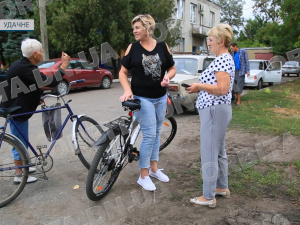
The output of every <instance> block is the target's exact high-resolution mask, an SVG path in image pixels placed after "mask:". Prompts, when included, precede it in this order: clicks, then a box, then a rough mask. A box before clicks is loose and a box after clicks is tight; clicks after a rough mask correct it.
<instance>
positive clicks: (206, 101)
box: [196, 53, 235, 109]
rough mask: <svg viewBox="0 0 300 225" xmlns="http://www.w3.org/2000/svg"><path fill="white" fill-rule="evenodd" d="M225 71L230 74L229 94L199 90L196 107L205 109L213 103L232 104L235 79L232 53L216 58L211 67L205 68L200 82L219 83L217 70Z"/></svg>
mask: <svg viewBox="0 0 300 225" xmlns="http://www.w3.org/2000/svg"><path fill="white" fill-rule="evenodd" d="M218 71H224V72H227V73H229V74H230V88H229V91H228V93H227V94H225V95H221V96H216V95H212V94H209V93H207V92H206V91H203V90H201V91H199V92H198V97H197V102H196V107H197V108H198V109H203V108H206V107H210V106H213V105H220V104H231V91H232V86H233V81H234V73H235V67H234V61H233V58H232V57H231V55H229V54H227V53H225V54H222V55H219V56H218V57H217V58H215V60H214V61H213V62H212V63H211V64H210V65H209V67H207V68H206V70H204V72H203V73H201V74H200V76H199V82H200V83H204V84H211V85H216V84H217V78H216V75H215V72H218Z"/></svg>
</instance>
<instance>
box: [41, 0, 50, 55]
mask: <svg viewBox="0 0 300 225" xmlns="http://www.w3.org/2000/svg"><path fill="white" fill-rule="evenodd" d="M39 13H40V30H41V42H42V45H43V53H44V54H43V59H44V60H48V59H49V50H48V33H47V18H46V0H39Z"/></svg>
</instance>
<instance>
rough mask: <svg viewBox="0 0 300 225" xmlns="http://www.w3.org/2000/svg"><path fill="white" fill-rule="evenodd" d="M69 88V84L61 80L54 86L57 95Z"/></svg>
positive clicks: (64, 92)
mask: <svg viewBox="0 0 300 225" xmlns="http://www.w3.org/2000/svg"><path fill="white" fill-rule="evenodd" d="M68 88H69V84H68V83H67V82H66V81H64V80H62V81H59V83H58V84H57V85H56V87H55V93H56V94H58V95H62V94H66V93H67V91H68Z"/></svg>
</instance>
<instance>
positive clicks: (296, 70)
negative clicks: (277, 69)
mask: <svg viewBox="0 0 300 225" xmlns="http://www.w3.org/2000/svg"><path fill="white" fill-rule="evenodd" d="M285 74H287V75H288V76H289V75H290V74H296V75H297V77H299V74H300V63H299V62H297V61H287V62H286V63H285V64H284V65H283V66H282V76H284V75H285Z"/></svg>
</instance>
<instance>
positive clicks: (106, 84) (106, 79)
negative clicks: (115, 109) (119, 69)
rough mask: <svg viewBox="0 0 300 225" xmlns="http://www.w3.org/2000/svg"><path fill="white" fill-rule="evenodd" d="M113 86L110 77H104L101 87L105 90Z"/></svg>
mask: <svg viewBox="0 0 300 225" xmlns="http://www.w3.org/2000/svg"><path fill="white" fill-rule="evenodd" d="M110 85H111V80H110V78H109V77H108V76H105V77H103V79H102V82H101V87H102V88H104V89H108V88H110Z"/></svg>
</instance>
